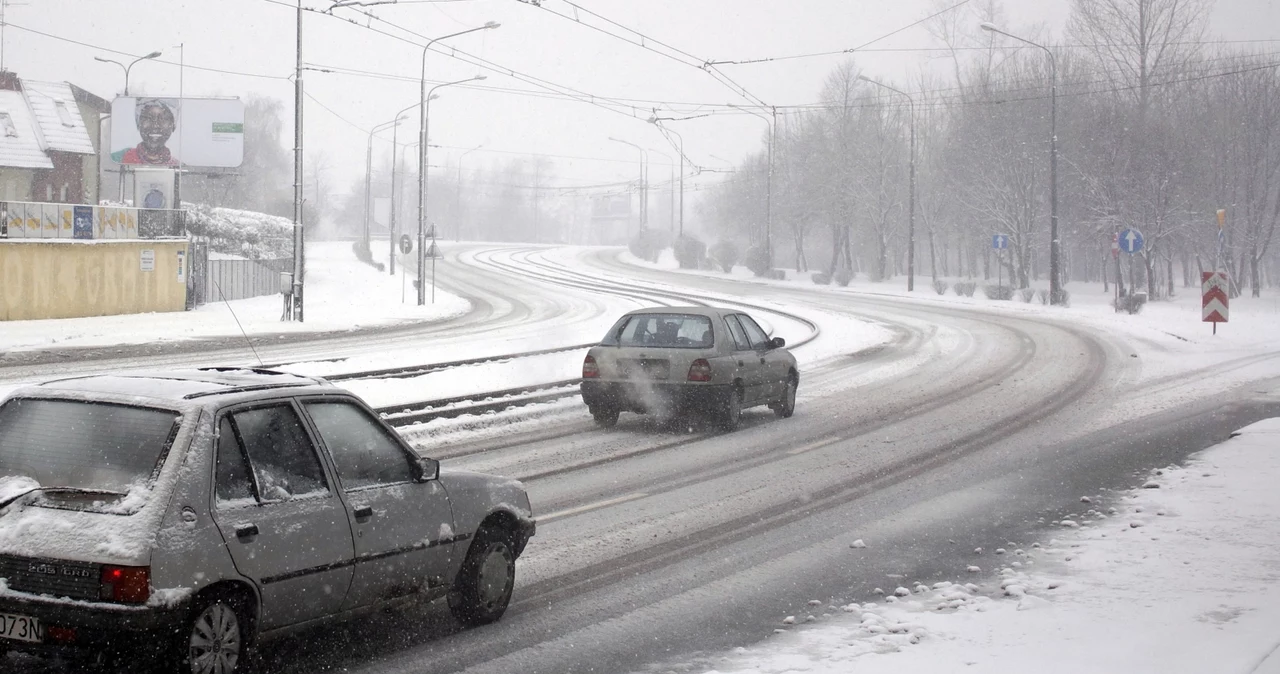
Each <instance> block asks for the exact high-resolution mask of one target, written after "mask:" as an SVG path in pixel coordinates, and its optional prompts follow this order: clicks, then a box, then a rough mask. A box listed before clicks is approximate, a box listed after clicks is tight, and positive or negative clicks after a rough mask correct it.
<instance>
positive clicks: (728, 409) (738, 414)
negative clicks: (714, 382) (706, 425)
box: [720, 386, 742, 431]
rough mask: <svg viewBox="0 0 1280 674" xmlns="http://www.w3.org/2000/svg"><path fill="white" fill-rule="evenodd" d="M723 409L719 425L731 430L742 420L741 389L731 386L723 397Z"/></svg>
mask: <svg viewBox="0 0 1280 674" xmlns="http://www.w3.org/2000/svg"><path fill="white" fill-rule="evenodd" d="M725 398H726V399H725V401H724V410H723V411H722V412H721V417H720V427H721V428H723V429H724V430H726V431H732V430H734V429H736V428H737V427H738V423H739V422H740V421H742V389H740V388H738V387H736V386H735V387H733V388H732V389H730V390H729V395H728V396H726V397H725Z"/></svg>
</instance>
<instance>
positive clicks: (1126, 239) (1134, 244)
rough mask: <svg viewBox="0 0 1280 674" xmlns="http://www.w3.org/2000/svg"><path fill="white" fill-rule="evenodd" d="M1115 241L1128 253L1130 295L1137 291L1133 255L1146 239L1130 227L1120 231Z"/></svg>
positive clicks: (1140, 248)
mask: <svg viewBox="0 0 1280 674" xmlns="http://www.w3.org/2000/svg"><path fill="white" fill-rule="evenodd" d="M1117 242H1118V243H1119V244H1120V250H1123V251H1124V252H1126V253H1128V254H1129V294H1130V295H1132V294H1134V293H1135V292H1136V291H1137V280H1136V276H1135V275H1134V273H1133V255H1134V253H1137V252H1138V251H1140V250H1142V246H1143V244H1144V243H1146V240H1145V239H1143V238H1142V232H1139V231H1138V230H1137V229H1135V228H1133V227H1130V228H1129V229H1126V230H1124V231H1122V232H1120V236H1119V237H1118V238H1117Z"/></svg>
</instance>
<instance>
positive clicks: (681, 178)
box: [649, 117, 684, 236]
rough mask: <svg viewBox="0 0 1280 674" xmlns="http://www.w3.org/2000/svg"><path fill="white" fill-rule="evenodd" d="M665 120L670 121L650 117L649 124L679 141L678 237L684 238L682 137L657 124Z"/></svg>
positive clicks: (672, 130) (663, 118) (677, 149)
mask: <svg viewBox="0 0 1280 674" xmlns="http://www.w3.org/2000/svg"><path fill="white" fill-rule="evenodd" d="M667 119H671V118H669V117H650V118H649V123H650V124H653V125H654V126H656V127H658V128H659V129H662V130H663V131H666V132H670V133H674V134H676V138H678V139H679V140H680V145H679V146H678V147H677V148H676V151H677V152H679V153H680V232H679V235H680V236H684V136H681V135H680V134H679V133H677V132H676V131H675V129H671V128H669V127H665V126H663V125H661V124H659V123H658V122H661V121H664V120H667ZM667 142H671V141H670V139H668V141H667Z"/></svg>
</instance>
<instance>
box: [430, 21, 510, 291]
mask: <svg viewBox="0 0 1280 674" xmlns="http://www.w3.org/2000/svg"><path fill="white" fill-rule="evenodd" d="M493 25H494V26H496V25H497V24H493ZM472 30H482V29H478V28H476V29H472ZM465 32H470V31H465ZM424 53H425V52H424ZM423 64H424V66H425V64H426V61H425V60H424V61H423ZM423 72H424V74H425V72H426V71H425V70H424V71H423ZM484 78H485V76H484V75H476V76H475V77H468V78H467V79H465V80H455V81H453V82H445V83H444V84H437V85H435V86H434V87H431V89H430V90H427V91H426V92H425V93H424V95H423V97H422V129H421V131H419V134H418V143H419V144H421V145H422V153H421V154H419V155H418V157H419V164H418V305H419V306H421V305H423V304H426V303H427V295H426V292H427V289H426V285H425V283H424V281H425V280H426V279H425V277H424V271H425V270H424V267H426V263H427V257H426V255H427V251H426V250H425V246H426V241H427V237H426V234H427V231H426V222H427V189H428V184H427V151H428V148H429V147H430V146H429V145H428V144H427V128H428V125H429V124H430V121H431V100H432V99H433V98H435V91H436V89H441V88H444V87H451V86H453V85H455V84H463V83H466V82H475V81H478V80H483V79H484ZM424 82H425V80H424ZM431 238H432V239H435V238H436V237H435V228H434V227H433V228H432V231H431ZM431 266H432V269H433V270H434V269H435V257H434V256H433V257H432V258H431ZM432 277H433V279H434V273H433V274H432ZM435 296H436V288H435V282H434V280H433V281H432V285H431V303H432V304H435Z"/></svg>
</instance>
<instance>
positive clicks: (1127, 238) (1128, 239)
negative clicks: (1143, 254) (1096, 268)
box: [1119, 227, 1142, 255]
mask: <svg viewBox="0 0 1280 674" xmlns="http://www.w3.org/2000/svg"><path fill="white" fill-rule="evenodd" d="M1119 243H1120V250H1123V251H1124V252H1126V253H1128V254H1130V255H1133V254H1134V253H1136V252H1138V251H1140V250H1142V232H1139V231H1138V230H1137V229H1134V228H1132V227H1131V228H1129V229H1126V230H1124V231H1122V232H1120V241H1119Z"/></svg>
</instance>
